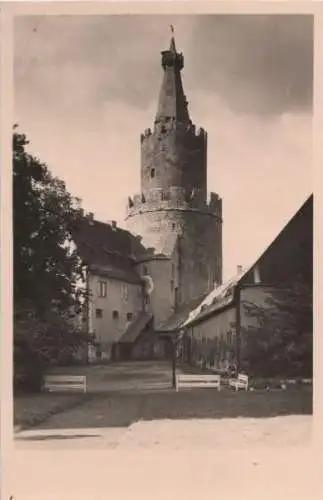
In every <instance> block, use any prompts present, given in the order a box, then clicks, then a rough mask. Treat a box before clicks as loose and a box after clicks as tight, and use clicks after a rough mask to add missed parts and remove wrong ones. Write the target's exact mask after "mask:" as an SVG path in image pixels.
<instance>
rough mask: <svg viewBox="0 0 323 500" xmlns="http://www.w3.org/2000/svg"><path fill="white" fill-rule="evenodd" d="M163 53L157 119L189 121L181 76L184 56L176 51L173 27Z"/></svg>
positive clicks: (158, 120)
mask: <svg viewBox="0 0 323 500" xmlns="http://www.w3.org/2000/svg"><path fill="white" fill-rule="evenodd" d="M161 54H162V61H161V65H162V68H163V70H164V76H163V82H162V86H161V89H160V93H159V101H158V108H157V114H156V121H157V122H160V121H164V120H165V119H173V120H175V121H176V122H179V123H189V122H190V117H189V114H188V109H187V101H186V96H185V94H184V90H183V84H182V78H181V70H182V68H183V66H184V57H183V55H182V54H179V53H178V52H177V51H176V45H175V37H174V33H173V29H172V36H171V40H170V46H169V49H168V50H164V51H163V52H162V53H161Z"/></svg>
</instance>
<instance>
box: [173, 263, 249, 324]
mask: <svg viewBox="0 0 323 500" xmlns="http://www.w3.org/2000/svg"><path fill="white" fill-rule="evenodd" d="M246 272H247V271H242V272H241V273H239V274H237V275H236V276H235V277H234V278H231V279H229V280H228V281H226V282H225V283H224V284H223V285H220V286H218V287H216V288H214V289H213V290H212V292H211V293H209V295H207V297H206V298H205V299H204V300H203V301H202V302H200V304H199V305H198V306H197V307H196V308H195V309H193V310H191V312H190V313H189V315H188V317H187V318H186V320H185V321H184V323H183V326H187V325H188V324H189V323H191V322H192V321H194V320H195V319H196V318H197V317H202V316H203V313H204V312H207V313H208V314H209V313H211V312H213V311H216V310H217V309H219V308H222V307H225V306H228V305H230V304H231V303H232V302H233V300H234V290H235V288H236V286H237V283H239V281H240V280H241V278H242V277H243V276H244V275H245V273H246Z"/></svg>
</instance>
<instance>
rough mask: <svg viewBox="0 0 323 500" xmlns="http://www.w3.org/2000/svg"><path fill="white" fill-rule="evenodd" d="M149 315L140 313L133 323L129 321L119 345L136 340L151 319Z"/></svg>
mask: <svg viewBox="0 0 323 500" xmlns="http://www.w3.org/2000/svg"><path fill="white" fill-rule="evenodd" d="M152 317H153V315H152V314H151V313H141V314H140V315H139V316H137V317H136V318H135V319H134V320H133V321H131V322H130V323H129V324H128V326H127V328H126V331H125V333H124V334H123V335H122V337H121V339H120V340H119V342H120V343H121V344H127V343H133V342H135V341H136V340H137V338H138V337H139V335H140V334H141V332H142V331H143V329H144V328H145V326H146V325H147V323H148V322H149V321H150V320H151V319H152Z"/></svg>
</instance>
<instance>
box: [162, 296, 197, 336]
mask: <svg viewBox="0 0 323 500" xmlns="http://www.w3.org/2000/svg"><path fill="white" fill-rule="evenodd" d="M204 297H205V295H204ZM202 300H203V297H198V298H196V299H194V300H192V301H191V302H190V303H188V304H183V305H182V306H181V307H180V308H179V309H178V311H176V313H174V314H173V315H172V316H171V317H170V318H168V319H167V320H166V321H164V322H163V323H160V324H159V325H157V326H156V330H158V331H160V332H171V331H174V330H177V329H178V328H180V327H181V326H182V325H183V324H184V323H185V321H186V320H187V318H188V315H189V313H190V311H192V309H193V308H195V307H196V306H197V305H198V304H200V303H201V301H202Z"/></svg>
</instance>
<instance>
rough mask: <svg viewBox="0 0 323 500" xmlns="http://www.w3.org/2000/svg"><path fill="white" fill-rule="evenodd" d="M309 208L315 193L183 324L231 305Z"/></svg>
mask: <svg viewBox="0 0 323 500" xmlns="http://www.w3.org/2000/svg"><path fill="white" fill-rule="evenodd" d="M308 209H313V195H311V196H309V197H308V198H307V200H306V201H305V203H303V205H302V206H301V208H300V209H299V210H298V211H297V212H296V214H295V215H294V216H293V217H292V218H291V219H290V220H289V222H288V223H287V224H286V225H285V226H284V228H283V229H282V231H280V233H279V234H278V235H277V237H276V238H275V239H274V240H273V241H272V243H271V244H270V245H269V246H268V247H267V248H266V250H265V251H264V252H263V253H262V254H261V255H260V257H259V258H258V259H257V260H256V261H255V262H254V263H253V264H252V265H251V266H249V267H248V268H246V269H245V270H242V271H241V272H240V273H239V274H237V275H236V276H234V277H233V278H231V279H229V280H228V281H226V282H225V283H224V284H223V285H220V286H218V287H215V288H214V289H213V290H212V292H211V293H209V295H208V296H207V297H206V298H205V299H204V300H203V301H202V302H201V303H200V304H199V305H198V307H196V308H195V309H193V310H192V311H191V312H190V313H189V315H188V317H187V319H186V320H185V321H184V323H183V324H182V326H188V325H190V324H192V323H194V322H195V321H196V320H200V319H202V318H203V317H204V316H209V315H210V314H212V313H213V312H215V311H218V310H220V309H222V308H224V307H227V306H230V304H233V302H234V298H235V295H234V292H235V289H236V287H237V285H239V284H242V285H243V284H247V283H248V281H247V280H246V278H248V275H249V273H250V271H252V270H253V269H254V268H255V267H256V266H257V265H258V264H260V262H261V260H262V259H263V258H264V257H265V255H267V254H268V252H270V250H271V249H272V248H273V246H274V245H275V244H276V242H277V241H278V240H279V239H280V238H281V236H282V235H283V234H286V231H288V229H289V228H290V227H291V225H292V224H294V222H295V221H296V220H297V219H298V218H299V217H300V216H302V215H303V214H304V213H305V212H306V211H307V210H308Z"/></svg>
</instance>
